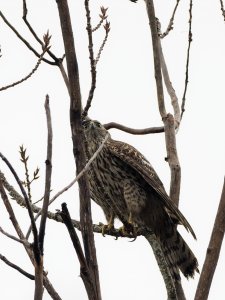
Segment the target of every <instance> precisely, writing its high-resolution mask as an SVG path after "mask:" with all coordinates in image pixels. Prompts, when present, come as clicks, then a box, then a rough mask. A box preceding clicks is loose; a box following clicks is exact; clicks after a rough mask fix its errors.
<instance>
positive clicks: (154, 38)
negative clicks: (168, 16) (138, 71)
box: [146, 0, 166, 120]
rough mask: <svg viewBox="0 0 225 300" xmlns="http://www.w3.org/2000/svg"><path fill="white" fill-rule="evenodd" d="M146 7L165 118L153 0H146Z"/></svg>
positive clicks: (161, 104)
mask: <svg viewBox="0 0 225 300" xmlns="http://www.w3.org/2000/svg"><path fill="white" fill-rule="evenodd" d="M146 7H147V13H148V19H149V25H150V28H151V36H152V47H153V56H154V70H155V80H156V88H157V98H158V106H159V112H160V115H161V117H162V120H163V119H164V118H165V117H166V108H165V103H164V93H163V83H162V74H161V62H160V55H159V36H158V30H157V26H156V25H157V24H156V17H155V9H154V4H153V0H146Z"/></svg>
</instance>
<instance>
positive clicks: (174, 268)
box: [146, 229, 199, 281]
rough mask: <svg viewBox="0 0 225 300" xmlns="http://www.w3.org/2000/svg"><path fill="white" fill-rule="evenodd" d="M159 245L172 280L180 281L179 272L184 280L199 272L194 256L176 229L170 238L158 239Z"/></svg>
mask: <svg viewBox="0 0 225 300" xmlns="http://www.w3.org/2000/svg"><path fill="white" fill-rule="evenodd" d="M146 238H147V239H148V237H146ZM160 244H161V249H162V252H163V254H164V257H165V260H166V262H167V265H168V268H169V271H170V274H171V276H172V277H173V278H174V280H176V281H177V280H180V274H179V270H180V271H181V272H182V273H183V275H184V276H185V277H186V278H189V277H194V274H195V272H199V270H198V261H197V259H196V257H195V255H194V254H193V252H192V251H191V249H190V248H189V246H188V245H187V244H186V242H185V241H184V239H183V238H182V236H181V235H180V234H179V232H178V231H177V230H176V229H174V230H173V233H171V235H170V236H168V235H167V236H166V237H165V236H164V237H163V238H160Z"/></svg>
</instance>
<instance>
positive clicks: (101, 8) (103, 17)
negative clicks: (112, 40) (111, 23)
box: [92, 6, 108, 32]
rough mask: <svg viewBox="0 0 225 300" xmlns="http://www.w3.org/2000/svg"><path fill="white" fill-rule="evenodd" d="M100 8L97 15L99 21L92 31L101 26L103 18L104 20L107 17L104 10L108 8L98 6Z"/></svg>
mask: <svg viewBox="0 0 225 300" xmlns="http://www.w3.org/2000/svg"><path fill="white" fill-rule="evenodd" d="M100 10H101V14H100V15H99V17H100V21H99V23H98V24H97V25H96V26H95V27H94V28H93V29H92V32H94V31H96V30H98V29H99V28H100V27H101V25H102V24H103V22H104V20H106V19H107V17H108V16H107V15H106V12H107V10H108V8H105V7H103V6H101V7H100Z"/></svg>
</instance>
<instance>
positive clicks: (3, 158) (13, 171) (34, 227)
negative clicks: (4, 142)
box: [0, 153, 40, 262]
mask: <svg viewBox="0 0 225 300" xmlns="http://www.w3.org/2000/svg"><path fill="white" fill-rule="evenodd" d="M0 157H1V158H2V160H3V161H4V162H5V163H6V165H7V166H8V168H9V169H10V171H11V172H12V174H13V176H14V178H15V179H16V182H17V183H18V185H19V187H20V190H21V192H22V194H23V197H24V200H25V203H26V207H27V210H28V214H29V217H30V220H31V225H32V232H33V236H34V256H35V260H36V261H37V262H38V261H39V259H40V250H39V244H38V232H37V227H36V224H35V220H34V215H33V212H32V209H31V203H30V201H29V198H28V196H27V193H26V191H25V190H24V188H23V185H22V183H21V180H20V179H19V177H18V175H17V173H16V171H15V170H14V168H13V167H12V165H11V164H10V162H9V161H8V159H7V158H6V157H5V156H4V155H3V154H2V153H0Z"/></svg>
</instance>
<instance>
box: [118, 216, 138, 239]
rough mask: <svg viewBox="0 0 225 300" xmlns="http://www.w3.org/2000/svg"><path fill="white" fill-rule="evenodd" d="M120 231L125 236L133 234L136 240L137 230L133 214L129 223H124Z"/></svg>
mask: <svg viewBox="0 0 225 300" xmlns="http://www.w3.org/2000/svg"><path fill="white" fill-rule="evenodd" d="M119 231H120V232H121V234H122V235H125V236H126V235H131V234H132V235H133V236H134V240H136V238H137V230H136V228H135V225H134V222H133V217H132V213H131V212H130V213H129V217H128V222H127V223H124V224H123V226H122V227H120V228H119Z"/></svg>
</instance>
